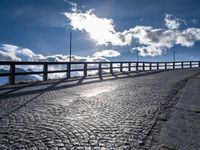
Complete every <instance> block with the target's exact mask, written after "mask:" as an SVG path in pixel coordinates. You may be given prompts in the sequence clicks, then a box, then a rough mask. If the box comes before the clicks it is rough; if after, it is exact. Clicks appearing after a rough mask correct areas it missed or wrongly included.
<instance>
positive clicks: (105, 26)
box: [65, 9, 200, 56]
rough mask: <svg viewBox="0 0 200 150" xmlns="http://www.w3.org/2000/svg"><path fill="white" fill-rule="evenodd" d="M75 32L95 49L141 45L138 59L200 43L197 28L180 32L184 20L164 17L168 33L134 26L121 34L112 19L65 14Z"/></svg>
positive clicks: (147, 27) (71, 13)
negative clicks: (96, 46)
mask: <svg viewBox="0 0 200 150" xmlns="http://www.w3.org/2000/svg"><path fill="white" fill-rule="evenodd" d="M65 16H66V17H67V18H68V19H69V21H70V24H71V26H72V27H73V29H74V30H79V31H82V32H87V33H89V35H90V37H91V39H93V40H94V41H95V42H96V43H97V45H108V44H112V45H114V46H127V45H131V44H132V43H133V42H137V43H138V44H140V45H139V46H137V47H133V49H134V50H135V49H137V50H138V51H139V52H140V55H141V56H157V55H162V54H163V52H164V51H165V50H167V49H169V48H172V47H173V46H174V45H181V46H185V47H191V46H193V45H194V44H195V42H196V41H200V38H199V36H200V34H199V33H200V31H199V30H200V28H187V29H185V30H179V27H180V25H181V23H184V24H186V23H185V21H184V20H183V19H179V18H176V17H175V16H173V15H170V14H166V16H165V19H164V21H165V24H166V26H167V29H161V28H153V27H151V26H135V27H132V28H130V29H128V30H124V31H122V32H117V31H116V30H115V25H114V23H113V20H112V19H108V18H100V17H98V16H96V15H95V13H94V10H92V9H90V10H88V11H86V12H82V11H80V10H77V11H76V12H66V13H65Z"/></svg>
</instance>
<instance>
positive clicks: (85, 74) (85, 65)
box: [84, 63, 87, 77]
mask: <svg viewBox="0 0 200 150" xmlns="http://www.w3.org/2000/svg"><path fill="white" fill-rule="evenodd" d="M86 76H87V63H84V77H86Z"/></svg>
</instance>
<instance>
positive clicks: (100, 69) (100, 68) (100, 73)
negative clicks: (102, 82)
mask: <svg viewBox="0 0 200 150" xmlns="http://www.w3.org/2000/svg"><path fill="white" fill-rule="evenodd" d="M99 78H102V64H101V63H99Z"/></svg>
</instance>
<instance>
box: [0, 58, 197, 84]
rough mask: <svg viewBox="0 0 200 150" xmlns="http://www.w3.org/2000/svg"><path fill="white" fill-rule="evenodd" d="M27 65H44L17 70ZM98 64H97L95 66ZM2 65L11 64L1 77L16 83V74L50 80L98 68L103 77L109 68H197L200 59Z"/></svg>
mask: <svg viewBox="0 0 200 150" xmlns="http://www.w3.org/2000/svg"><path fill="white" fill-rule="evenodd" d="M26 65H42V68H43V69H42V71H29V72H17V71H16V68H17V66H26ZM50 65H66V69H63V70H49V66H50ZM73 65H76V66H78V65H79V66H80V65H82V68H76V67H75V68H74V67H73ZM95 65H96V66H95ZM1 66H9V71H8V72H0V77H3V76H4V77H5V76H7V77H9V84H15V78H16V76H20V75H30V74H42V75H43V80H44V81H46V80H48V74H50V73H63V72H64V73H66V78H70V77H71V73H72V72H74V71H81V72H83V76H87V74H88V71H92V70H96V71H98V75H99V76H100V77H101V76H102V74H103V71H104V70H109V72H110V73H113V72H114V71H116V69H118V71H120V72H124V71H146V70H167V69H182V68H196V67H200V61H176V62H71V63H70V62H8V61H0V67H1Z"/></svg>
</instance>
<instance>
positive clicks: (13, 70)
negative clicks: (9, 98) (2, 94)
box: [9, 64, 15, 85]
mask: <svg viewBox="0 0 200 150" xmlns="http://www.w3.org/2000/svg"><path fill="white" fill-rule="evenodd" d="M10 74H11V75H10V76H9V84H11V85H13V84H15V64H11V65H10Z"/></svg>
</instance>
